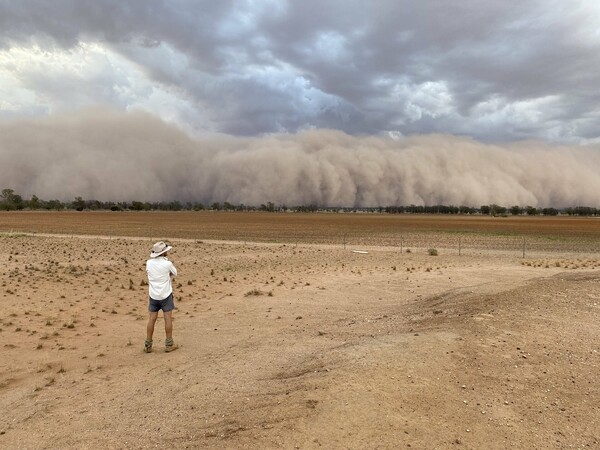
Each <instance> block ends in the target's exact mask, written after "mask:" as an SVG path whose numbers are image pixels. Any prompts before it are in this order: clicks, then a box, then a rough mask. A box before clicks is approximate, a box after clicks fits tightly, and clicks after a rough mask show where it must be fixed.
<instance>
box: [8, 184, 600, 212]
mask: <svg viewBox="0 0 600 450" xmlns="http://www.w3.org/2000/svg"><path fill="white" fill-rule="evenodd" d="M0 210H3V211H21V210H49V211H50V210H54V211H62V210H75V211H84V210H88V211H102V210H104V211H202V210H211V211H267V212H288V211H291V212H371V213H374V212H376V213H387V214H463V215H468V214H481V215H489V216H508V215H513V216H519V215H528V216H538V215H543V216H557V215H569V216H600V209H598V208H594V207H591V206H574V207H568V208H561V209H557V208H551V207H548V208H536V207H533V206H524V207H522V206H518V205H515V206H510V207H505V206H500V205H495V204H492V205H482V206H480V207H478V208H477V207H472V206H465V205H461V206H453V205H434V206H427V205H425V206H423V205H409V206H385V207H383V206H381V207H374V208H360V207H323V206H318V205H314V204H311V205H300V206H293V207H288V206H286V205H275V204H274V203H273V202H267V203H264V204H261V205H259V206H255V205H244V204H243V203H242V204H238V205H234V204H232V203H229V202H213V203H212V204H210V205H209V204H207V205H204V204H203V203H201V202H179V201H177V200H174V201H170V202H145V201H137V200H132V201H129V202H111V201H100V200H85V199H83V198H82V197H79V196H78V197H75V198H74V199H73V200H72V201H67V202H63V201H60V200H58V199H52V200H43V199H40V198H39V197H37V196H36V195H32V196H31V198H30V199H24V198H23V197H22V196H21V195H19V194H17V193H16V192H15V191H14V190H13V189H3V190H2V192H1V193H0Z"/></svg>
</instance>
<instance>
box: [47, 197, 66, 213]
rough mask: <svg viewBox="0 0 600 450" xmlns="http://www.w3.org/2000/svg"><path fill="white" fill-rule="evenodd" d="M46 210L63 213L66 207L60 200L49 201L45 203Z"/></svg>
mask: <svg viewBox="0 0 600 450" xmlns="http://www.w3.org/2000/svg"><path fill="white" fill-rule="evenodd" d="M44 208H45V209H48V210H50V209H55V210H56V211H61V210H63V209H65V205H64V203H63V202H61V201H60V200H48V201H47V202H44Z"/></svg>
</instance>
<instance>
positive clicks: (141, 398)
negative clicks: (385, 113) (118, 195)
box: [0, 235, 600, 449]
mask: <svg viewBox="0 0 600 450" xmlns="http://www.w3.org/2000/svg"><path fill="white" fill-rule="evenodd" d="M174 244H175V245H176V249H175V252H174V253H173V255H172V259H173V260H174V261H175V263H176V264H177V266H178V268H179V270H180V277H179V278H178V285H177V286H178V287H177V288H176V293H177V297H178V300H179V301H178V311H177V312H176V314H175V338H176V340H177V341H178V342H179V343H180V344H181V345H182V348H181V349H179V350H178V351H176V352H174V353H171V354H165V353H163V352H161V351H160V350H161V349H162V342H161V341H162V339H163V337H164V331H163V330H161V329H160V326H162V323H160V324H159V327H158V328H157V332H156V335H155V346H156V351H155V352H154V353H152V354H149V355H146V354H143V353H142V352H141V344H142V342H143V335H144V329H145V318H146V313H145V307H146V289H147V288H146V287H145V286H141V285H140V284H141V281H142V280H143V279H144V271H143V263H144V261H145V259H146V257H147V254H148V253H149V248H150V245H151V241H150V240H149V239H148V240H126V239H119V240H115V239H113V240H104V239H77V238H73V239H65V238H50V237H27V236H8V235H4V236H2V237H0V261H2V262H3V270H2V272H0V273H1V278H0V281H1V282H2V291H1V292H2V299H3V304H4V305H5V308H4V310H5V311H4V312H5V314H4V316H3V317H2V320H1V322H0V330H2V332H1V334H0V336H1V337H2V346H1V347H0V351H1V352H2V358H1V359H0V393H1V395H0V414H2V417H3V418H4V420H3V422H2V426H1V427H0V447H2V448H155V447H156V448H165V447H168V448H409V447H410V448H416V449H422V448H425V449H429V448H431V449H433V448H440V449H445V448H464V449H483V448H485V449H504V448H523V449H530V448H543V449H546V448H557V449H558V448H561V449H562V448H599V447H600V432H599V431H598V430H599V429H600V391H599V388H598V384H597V381H598V379H599V378H600V377H599V375H600V355H599V351H600V344H598V342H600V340H599V339H598V338H599V335H600V331H599V325H598V323H599V319H600V273H599V272H598V269H599V268H600V262H599V261H598V260H597V259H595V258H593V257H589V256H588V257H585V258H584V257H581V258H576V257H573V256H572V255H571V256H569V257H568V258H567V257H564V256H561V255H560V254H556V255H552V256H550V257H548V256H547V257H544V258H536V259H532V258H526V259H525V260H523V259H521V258H518V257H515V256H497V257H494V258H491V257H489V256H461V257H457V256H455V255H448V254H444V253H443V252H442V253H441V254H440V255H439V256H437V257H432V256H429V255H427V254H426V253H425V252H424V251H421V250H415V251H413V252H412V253H410V254H407V253H403V254H399V253H398V251H397V249H393V250H385V249H380V250H377V251H370V252H369V254H366V255H365V254H356V253H352V252H351V250H352V248H351V247H348V248H347V249H343V248H341V246H337V247H310V246H302V245H298V246H295V245H289V244H288V245H285V244H280V245H270V246H266V245H258V244H247V245H242V244H236V245H226V244H215V243H210V244H209V243H202V242H178V241H176V240H175V241H174ZM251 293H252V294H258V295H248V294H251Z"/></svg>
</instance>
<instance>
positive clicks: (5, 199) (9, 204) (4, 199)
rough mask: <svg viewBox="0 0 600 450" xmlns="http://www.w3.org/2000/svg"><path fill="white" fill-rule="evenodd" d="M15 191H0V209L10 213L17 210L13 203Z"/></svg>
mask: <svg viewBox="0 0 600 450" xmlns="http://www.w3.org/2000/svg"><path fill="white" fill-rule="evenodd" d="M15 196H16V194H15V191H14V190H12V189H2V193H0V209H3V210H5V211H12V210H14V209H17V205H16V202H15Z"/></svg>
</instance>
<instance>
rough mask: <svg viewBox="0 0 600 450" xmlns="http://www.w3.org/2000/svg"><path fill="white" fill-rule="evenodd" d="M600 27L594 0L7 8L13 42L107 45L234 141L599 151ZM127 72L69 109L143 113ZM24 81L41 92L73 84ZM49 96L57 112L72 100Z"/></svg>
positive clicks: (4, 40) (22, 4)
mask: <svg viewBox="0 0 600 450" xmlns="http://www.w3.org/2000/svg"><path fill="white" fill-rule="evenodd" d="M599 28H600V7H598V6H597V3H596V2H593V1H591V0H589V1H582V0H580V1H572V2H563V1H558V0H550V1H541V0H536V1H529V2H519V1H514V0H506V1H495V0H494V1H491V0H488V1H474V0H467V1H461V2H448V1H444V0H428V1H420V2H414V1H408V0H402V1H398V0H378V1H374V2H364V1H356V0H344V1H342V0H329V1H317V0H305V1H302V2H300V1H283V0H246V1H218V2H217V1H182V0H179V1H173V0H172V1H166V0H165V1H127V2H124V1H116V0H102V1H100V0H94V1H92V0H87V1H84V0H80V1H76V2H74V1H66V0H55V1H52V2H48V1H42V0H22V1H18V2H15V1H9V0H2V1H0V30H1V31H0V47H1V48H3V49H5V50H6V49H11V48H16V47H23V48H27V47H28V46H33V45H37V46H40V47H42V48H44V49H46V50H47V51H48V52H53V51H56V49H66V50H69V51H71V50H73V49H75V48H77V46H78V45H80V44H82V43H98V44H99V45H103V46H106V47H107V48H109V49H110V51H112V52H116V53H118V54H119V55H121V56H122V57H123V58H125V59H126V60H127V61H129V62H131V63H133V64H134V65H135V67H137V68H138V70H140V72H141V73H142V74H144V76H146V77H148V79H149V80H150V82H151V83H155V84H156V85H157V86H160V89H161V90H162V92H163V93H165V94H164V95H167V94H168V95H169V96H172V97H173V98H175V99H176V100H174V101H173V104H174V105H175V106H174V108H176V109H177V108H180V110H178V111H179V112H178V113H177V114H175V113H174V114H173V115H174V116H176V117H177V120H178V121H179V122H184V121H187V123H184V124H183V125H185V126H186V127H188V128H190V129H196V130H200V131H201V130H212V131H220V132H224V133H231V134H236V135H256V134H260V133H268V132H281V131H287V132H295V131H297V130H302V129H305V128H313V127H316V128H323V127H329V128H336V129H340V130H343V131H345V132H348V133H351V134H378V133H384V132H388V131H397V132H401V133H403V134H410V133H429V132H444V133H456V134H467V135H471V136H475V137H477V138H480V139H484V140H500V141H510V140H515V139H523V138H542V139H547V140H554V141H573V142H578V141H585V140H590V141H592V140H595V139H598V138H599V135H600V132H599V131H598V129H597V127H595V125H594V124H595V122H596V120H597V118H598V115H599V113H600V106H599V105H600V104H599V98H598V97H599V96H598V94H597V93H596V92H597V86H598V84H599V82H600V72H598V70H597V69H596V68H597V67H600V35H599V33H598V31H597V30H598V29H599ZM5 70H10V69H5ZM115 73H116V75H115V76H117V77H118V76H121V77H122V78H123V79H121V80H116V81H115V80H111V78H112V75H111V76H109V75H107V76H106V79H105V80H103V79H94V80H88V83H89V86H88V88H89V89H83V88H82V90H85V91H86V92H88V94H87V96H88V97H90V98H89V99H86V100H85V101H84V100H81V101H78V100H77V99H75V100H73V104H74V105H73V106H75V107H76V106H80V104H81V103H87V104H94V98H98V99H99V100H98V103H100V102H102V103H109V104H113V105H116V106H118V107H121V108H124V109H125V108H128V107H130V106H132V105H134V104H135V101H134V99H131V98H129V97H125V98H124V97H123V96H119V95H115V94H113V93H111V92H109V91H111V90H115V88H114V86H115V85H116V86H121V85H124V84H128V83H129V84H132V85H135V81H130V80H129V79H128V81H127V82H125V81H123V80H124V79H126V78H127V77H126V76H125V75H123V74H122V73H120V72H119V71H116V72H115ZM30 76H31V78H35V77H34V76H33V75H30ZM42 76H43V74H42ZM68 77H69V74H68V68H65V78H66V79H68ZM21 82H22V86H21V87H22V88H24V89H27V88H28V86H30V89H31V90H33V91H34V92H38V93H39V95H42V93H44V92H46V91H48V92H57V93H60V92H63V89H65V88H64V86H62V85H61V82H60V80H58V79H56V80H49V81H48V83H55V86H40V81H39V80H37V82H35V83H34V82H33V81H31V80H28V79H25V80H21ZM29 83H31V84H29ZM134 88H135V86H133V88H132V89H133V90H134V91H135V89H134ZM36 89H39V90H36ZM94 90H97V91H98V93H97V94H93V95H91V94H89V92H94ZM119 92H120V91H118V90H117V93H119ZM136 92H137V91H136ZM64 93H65V97H68V93H69V90H68V88H67V89H65V90H64ZM136 95H137V97H136V99H139V97H140V96H143V95H144V94H143V92H141V93H139V92H137V93H136ZM50 97H51V98H50V99H49V100H48V102H50V105H49V106H48V108H49V109H52V103H53V102H57V103H60V102H62V107H63V108H64V107H68V106H69V105H70V104H69V100H68V99H64V98H63V99H61V100H60V102H59V100H54V98H55V97H56V96H53V95H51V96H50ZM44 98H45V97H44ZM182 103H183V104H185V110H183V109H181V108H183V107H181V106H180V105H181V104H182ZM17 107H18V105H17ZM153 108H154V109H153ZM146 109H150V110H152V111H154V112H156V113H159V114H160V110H159V108H158V107H157V106H156V105H154V106H153V107H149V106H148V107H146ZM12 114H14V113H12Z"/></svg>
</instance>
